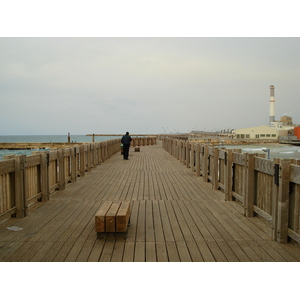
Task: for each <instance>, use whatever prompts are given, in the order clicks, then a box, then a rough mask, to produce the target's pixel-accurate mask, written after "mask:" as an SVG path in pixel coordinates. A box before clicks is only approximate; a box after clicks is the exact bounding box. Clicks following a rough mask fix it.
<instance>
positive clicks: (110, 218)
mask: <svg viewBox="0 0 300 300" xmlns="http://www.w3.org/2000/svg"><path fill="white" fill-rule="evenodd" d="M120 205H121V202H120V201H118V202H112V204H111V206H110V208H109V209H108V211H107V213H106V216H105V232H116V215H117V212H118V210H119V207H120Z"/></svg>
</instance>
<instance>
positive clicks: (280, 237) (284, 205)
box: [276, 159, 291, 243]
mask: <svg viewBox="0 0 300 300" xmlns="http://www.w3.org/2000/svg"><path fill="white" fill-rule="evenodd" d="M290 164H291V160H290V159H281V161H280V168H281V170H280V176H279V194H278V221H277V224H278V226H277V239H276V240H277V242H279V243H286V242H287V239H288V216H289V191H290Z"/></svg>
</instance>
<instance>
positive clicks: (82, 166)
mask: <svg viewBox="0 0 300 300" xmlns="http://www.w3.org/2000/svg"><path fill="white" fill-rule="evenodd" d="M84 148H85V146H84V145H80V147H79V150H80V176H81V177H83V176H84V175H85V151H84Z"/></svg>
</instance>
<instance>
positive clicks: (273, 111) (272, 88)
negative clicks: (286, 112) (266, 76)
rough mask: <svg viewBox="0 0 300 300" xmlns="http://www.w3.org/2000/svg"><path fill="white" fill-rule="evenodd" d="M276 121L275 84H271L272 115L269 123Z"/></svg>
mask: <svg viewBox="0 0 300 300" xmlns="http://www.w3.org/2000/svg"><path fill="white" fill-rule="evenodd" d="M271 122H275V98H274V85H270V117H269V123H270V124H271Z"/></svg>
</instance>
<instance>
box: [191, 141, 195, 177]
mask: <svg viewBox="0 0 300 300" xmlns="http://www.w3.org/2000/svg"><path fill="white" fill-rule="evenodd" d="M191 168H192V172H194V171H195V143H191Z"/></svg>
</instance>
